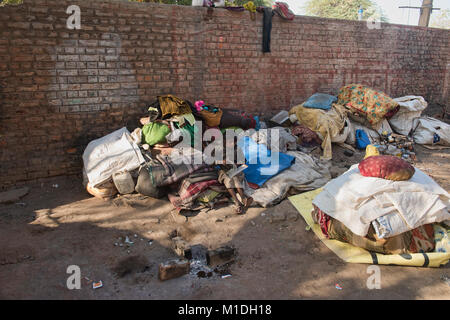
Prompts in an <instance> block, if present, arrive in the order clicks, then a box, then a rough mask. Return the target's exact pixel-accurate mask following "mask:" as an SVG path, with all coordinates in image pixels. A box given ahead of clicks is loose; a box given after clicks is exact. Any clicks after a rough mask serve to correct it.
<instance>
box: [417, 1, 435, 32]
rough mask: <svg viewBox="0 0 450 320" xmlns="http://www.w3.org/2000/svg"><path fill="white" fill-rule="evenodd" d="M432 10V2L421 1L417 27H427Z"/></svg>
mask: <svg viewBox="0 0 450 320" xmlns="http://www.w3.org/2000/svg"><path fill="white" fill-rule="evenodd" d="M432 10H433V0H423V2H422V9H420V18H419V26H421V27H428V24H429V23H430V16H431V11H432Z"/></svg>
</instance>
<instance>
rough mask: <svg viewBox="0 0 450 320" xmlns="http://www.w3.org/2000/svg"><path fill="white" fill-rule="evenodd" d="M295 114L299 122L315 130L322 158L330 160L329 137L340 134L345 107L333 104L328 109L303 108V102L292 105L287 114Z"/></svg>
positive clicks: (343, 123) (345, 117)
mask: <svg viewBox="0 0 450 320" xmlns="http://www.w3.org/2000/svg"><path fill="white" fill-rule="evenodd" d="M291 114H295V115H296V116H297V120H298V122H299V123H300V124H303V125H304V126H306V127H308V128H309V129H311V130H312V131H314V132H317V133H318V134H319V135H320V138H321V139H322V149H323V155H322V157H321V158H322V159H325V160H330V159H331V158H332V157H333V153H332V149H331V138H332V137H336V136H338V135H339V134H340V132H341V130H342V129H343V128H344V125H345V120H346V119H347V110H346V109H345V107H343V106H341V105H338V104H333V105H332V107H331V109H330V110H322V109H312V108H305V107H303V104H301V105H298V106H295V107H293V108H292V109H291V110H290V111H289V115H291Z"/></svg>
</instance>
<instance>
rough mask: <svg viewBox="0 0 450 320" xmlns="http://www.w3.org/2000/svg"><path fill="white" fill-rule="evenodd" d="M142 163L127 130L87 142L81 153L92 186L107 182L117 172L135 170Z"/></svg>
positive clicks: (141, 158) (137, 149)
mask: <svg viewBox="0 0 450 320" xmlns="http://www.w3.org/2000/svg"><path fill="white" fill-rule="evenodd" d="M143 162H144V158H143V157H142V154H141V151H140V150H139V147H138V146H137V145H136V143H134V141H133V139H132V138H131V136H130V132H129V131H128V130H127V128H125V127H124V128H122V129H119V130H116V131H114V132H112V133H110V134H108V135H106V136H104V137H102V138H100V139H96V140H93V141H91V142H89V144H88V145H87V147H86V150H84V153H83V163H84V169H85V171H86V174H87V177H88V179H89V182H90V184H91V185H92V186H94V187H95V186H98V185H99V184H102V183H103V182H105V181H108V180H109V179H110V178H111V177H112V174H113V173H115V172H118V171H122V170H127V171H131V170H134V169H137V168H138V167H139V166H140V165H141V163H143Z"/></svg>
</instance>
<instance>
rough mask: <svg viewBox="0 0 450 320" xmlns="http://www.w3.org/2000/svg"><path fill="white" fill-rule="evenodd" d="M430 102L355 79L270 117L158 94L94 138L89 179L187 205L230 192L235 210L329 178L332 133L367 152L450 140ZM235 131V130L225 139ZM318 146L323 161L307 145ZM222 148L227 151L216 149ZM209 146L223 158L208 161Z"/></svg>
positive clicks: (406, 152) (95, 188)
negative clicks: (143, 111) (429, 112)
mask: <svg viewBox="0 0 450 320" xmlns="http://www.w3.org/2000/svg"><path fill="white" fill-rule="evenodd" d="M426 106H427V103H426V102H425V100H424V99H423V98H422V97H417V96H407V97H402V98H397V99H391V98H390V97H388V96H387V95H386V94H384V93H383V92H379V91H376V90H373V89H371V88H368V87H366V86H363V85H360V84H350V85H347V86H344V87H343V88H341V89H340V91H339V95H338V96H337V97H336V96H331V95H328V94H322V93H316V94H314V95H313V96H311V97H310V98H309V99H308V100H307V101H305V102H304V103H303V104H301V105H298V106H295V107H293V108H291V110H289V112H288V111H281V112H280V113H279V114H277V115H275V116H274V117H273V118H271V119H269V118H267V119H262V120H266V121H262V120H261V119H260V118H259V117H258V116H255V115H249V114H246V113H245V112H242V111H237V110H231V109H222V108H219V107H216V106H214V105H210V104H207V103H205V102H204V101H201V100H199V101H196V102H195V103H191V102H190V101H188V100H183V99H181V98H179V97H176V96H173V95H164V96H158V97H157V100H156V101H155V102H154V103H152V104H151V105H150V106H149V108H148V114H147V115H145V117H143V118H141V119H140V123H141V125H142V127H139V128H136V129H135V130H134V131H133V132H131V133H130V132H129V131H128V130H127V128H122V129H119V130H117V131H115V132H113V133H111V134H109V135H107V136H105V137H102V138H100V139H97V140H94V141H91V142H90V143H89V145H88V146H87V148H86V150H85V152H84V154H83V161H84V171H85V172H84V173H85V174H84V176H85V182H86V183H85V184H86V188H87V190H88V192H89V193H91V194H92V195H94V196H97V197H101V198H111V197H114V196H115V195H116V194H117V193H120V194H128V193H133V192H138V193H140V194H142V195H145V196H150V197H154V198H162V197H166V196H167V197H168V199H169V200H170V201H171V203H172V204H173V205H174V207H175V208H177V209H178V210H179V211H181V210H198V209H201V208H203V207H207V208H212V207H214V206H215V205H216V204H218V203H224V202H227V201H228V200H229V198H231V199H232V202H233V203H234V205H235V211H236V213H243V212H244V211H245V210H246V208H248V206H250V205H251V204H252V203H253V204H257V205H260V206H263V207H267V206H271V205H274V204H276V203H278V202H280V201H281V200H283V199H284V198H285V197H286V195H288V194H295V193H299V192H304V191H310V190H314V189H317V188H319V187H322V186H323V185H325V184H326V183H327V182H328V181H329V180H330V179H331V176H330V172H329V170H328V168H329V163H327V160H330V159H331V158H332V143H337V144H340V145H342V146H344V147H346V148H348V149H352V150H355V149H354V147H356V148H358V149H361V150H366V157H369V156H376V155H383V154H386V155H393V156H397V157H400V158H404V159H408V160H411V159H414V157H415V155H414V149H413V142H417V143H425V144H441V145H444V146H447V145H450V126H449V125H447V124H445V123H443V122H440V121H438V120H436V119H432V118H428V117H420V114H421V112H422V111H423V109H425V107H426ZM210 129H213V130H210ZM206 130H208V132H206ZM211 132H213V133H211ZM214 132H216V133H221V134H222V139H223V140H220V139H219V140H217V138H216V134H215V133H214ZM230 132H231V134H230V135H231V136H234V138H233V139H232V141H227V140H228V139H226V137H227V136H228V134H229V133H230ZM207 136H209V137H210V139H209V140H208V139H206V137H207ZM234 139H236V140H234ZM235 141H236V142H237V143H236V142H235ZM217 146H219V149H217ZM318 147H321V148H322V150H323V154H322V157H321V159H320V160H325V161H320V160H319V159H315V158H313V157H312V156H310V155H308V154H307V153H308V151H310V150H312V148H318ZM211 150H213V151H212V152H211ZM225 151H226V152H225ZM217 152H219V153H223V156H222V157H221V156H218V157H215V156H217ZM227 153H228V154H227ZM230 153H231V154H230ZM206 154H209V156H212V157H215V158H216V159H215V161H206V160H207V159H208V157H206V156H205V155H206ZM217 158H219V159H217ZM239 159H241V160H242V161H241V162H239V161H238V160H239Z"/></svg>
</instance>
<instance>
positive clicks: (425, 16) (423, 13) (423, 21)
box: [399, 0, 441, 27]
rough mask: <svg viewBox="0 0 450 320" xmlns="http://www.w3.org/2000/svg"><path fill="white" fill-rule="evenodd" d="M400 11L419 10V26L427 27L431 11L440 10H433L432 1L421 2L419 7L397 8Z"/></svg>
mask: <svg viewBox="0 0 450 320" xmlns="http://www.w3.org/2000/svg"><path fill="white" fill-rule="evenodd" d="M399 8H401V9H405V8H406V9H420V18H419V26H421V27H428V24H429V23H430V16H431V13H432V12H433V10H441V9H440V8H433V0H422V6H421V7H408V6H403V7H399Z"/></svg>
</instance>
